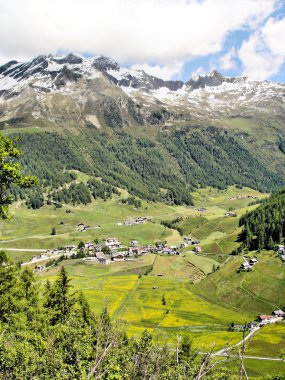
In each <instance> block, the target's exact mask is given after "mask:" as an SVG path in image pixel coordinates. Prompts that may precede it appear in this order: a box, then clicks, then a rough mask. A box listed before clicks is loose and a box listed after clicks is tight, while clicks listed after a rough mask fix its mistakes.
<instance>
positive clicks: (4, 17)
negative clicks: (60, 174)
mask: <svg viewBox="0 0 285 380" xmlns="http://www.w3.org/2000/svg"><path fill="white" fill-rule="evenodd" d="M284 41H285V0H0V64H3V63H5V62H7V61H9V60H11V59H17V60H19V61H23V60H26V59H30V58H33V57H35V56H37V55H40V54H50V53H68V52H76V53H79V54H82V55H85V56H89V57H92V56H97V55H106V56H109V57H112V58H114V59H115V60H117V61H118V62H119V63H120V64H121V65H125V66H129V67H140V68H144V69H145V70H146V71H147V72H149V73H152V74H153V75H156V76H159V77H161V78H164V79H183V80H187V79H189V77H191V76H192V75H193V74H199V73H201V74H203V73H205V72H208V71H211V70H213V69H216V70H218V71H220V72H222V73H223V74H225V75H246V76H249V77H250V78H252V79H256V80H265V79H267V80H272V81H282V82H285V42H284Z"/></svg>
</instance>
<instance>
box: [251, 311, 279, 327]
mask: <svg viewBox="0 0 285 380" xmlns="http://www.w3.org/2000/svg"><path fill="white" fill-rule="evenodd" d="M284 318H285V312H284V311H283V310H274V311H273V312H272V315H265V314H262V315H259V316H258V317H257V320H258V322H259V325H260V326H264V325H267V324H270V323H276V322H281V321H283V319H284Z"/></svg>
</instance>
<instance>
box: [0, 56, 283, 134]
mask: <svg viewBox="0 0 285 380" xmlns="http://www.w3.org/2000/svg"><path fill="white" fill-rule="evenodd" d="M284 99H285V85H284V84H276V83H270V82H267V81H265V82H255V81H250V80H249V79H248V78H245V77H243V78H228V77H224V76H223V75H222V74H220V73H218V72H217V71H213V72H211V73H209V74H206V75H204V76H199V77H196V78H191V79H190V80H189V81H187V82H186V83H183V82H182V81H164V80H162V79H159V78H156V77H154V76H152V75H149V74H147V73H146V72H145V71H143V70H132V69H129V68H123V67H120V66H119V65H118V64H117V63H116V62H115V61H113V60H111V59H109V58H106V57H99V58H83V57H81V56H79V55H76V54H69V55H67V56H53V55H48V56H39V57H37V58H35V59H33V60H31V61H28V62H25V63H20V62H17V61H10V62H8V63H6V64H5V65H3V66H1V67H0V122H9V120H10V119H14V118H19V117H21V118H22V119H23V118H25V117H29V118H30V120H29V122H31V118H34V119H36V120H38V119H48V120H49V121H52V122H53V121H59V120H74V119H75V120H76V121H83V122H84V121H85V122H86V121H88V122H91V123H93V124H94V123H95V125H96V126H97V127H99V125H100V124H102V123H103V124H104V119H106V114H110V113H112V112H113V111H114V110H115V111H114V112H115V113H117V114H120V119H121V120H122V122H121V124H120V126H123V125H125V124H132V123H138V124H148V123H150V124H164V123H168V122H169V121H180V122H181V121H187V120H189V119H190V118H192V119H193V118H196V119H198V120H205V119H206V120H209V119H211V120H212V119H215V120H216V119H220V118H221V117H236V116H241V117H251V116H252V114H253V113H255V114H256V113H257V114H260V113H261V114H268V113H271V114H274V115H275V116H276V117H279V116H280V117H281V118H283V117H284V115H285V108H284ZM61 106H62V107H61ZM62 118H63V119H62ZM107 119H108V117H107ZM92 120H93V121H92ZM107 124H108V123H107Z"/></svg>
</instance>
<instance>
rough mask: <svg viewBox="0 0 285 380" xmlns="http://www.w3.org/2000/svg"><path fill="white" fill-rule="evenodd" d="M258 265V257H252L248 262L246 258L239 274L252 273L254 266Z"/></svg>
mask: <svg viewBox="0 0 285 380" xmlns="http://www.w3.org/2000/svg"><path fill="white" fill-rule="evenodd" d="M257 263H258V260H257V258H256V257H252V258H251V259H249V261H247V260H246V258H245V257H244V262H243V263H241V266H240V267H239V269H238V272H240V271H242V272H250V271H251V270H252V268H253V267H254V265H255V264H257Z"/></svg>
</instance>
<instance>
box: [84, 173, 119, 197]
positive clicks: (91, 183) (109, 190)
mask: <svg viewBox="0 0 285 380" xmlns="http://www.w3.org/2000/svg"><path fill="white" fill-rule="evenodd" d="M87 185H88V188H89V189H90V191H91V194H92V196H93V198H94V199H97V198H102V199H104V200H105V199H108V198H112V195H113V194H117V195H120V192H119V191H118V190H117V189H116V188H115V187H113V186H110V185H108V184H106V183H103V182H102V181H99V180H98V179H96V178H90V179H89V180H88V182H87Z"/></svg>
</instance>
